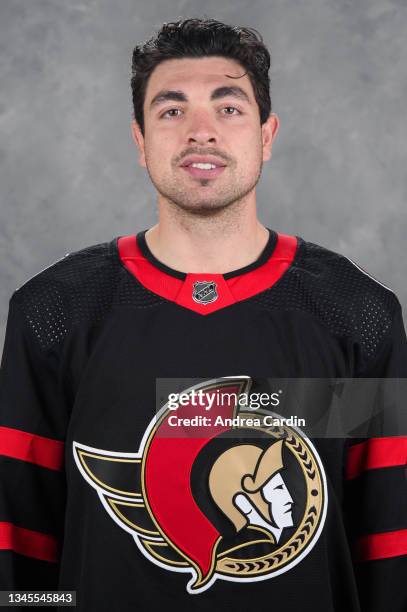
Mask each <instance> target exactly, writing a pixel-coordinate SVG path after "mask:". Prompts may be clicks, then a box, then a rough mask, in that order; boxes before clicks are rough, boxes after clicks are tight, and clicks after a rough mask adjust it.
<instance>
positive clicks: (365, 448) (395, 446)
mask: <svg viewBox="0 0 407 612" xmlns="http://www.w3.org/2000/svg"><path fill="white" fill-rule="evenodd" d="M406 464H407V437H405V436H397V437H392V438H371V439H370V440H366V441H365V442H361V443H360V444H355V445H354V446H351V447H350V448H349V449H348V457H347V462H346V470H345V477H346V479H347V480H351V479H352V478H356V477H357V476H359V474H361V473H362V472H365V471H366V470H374V469H377V468H385V467H392V466H398V465H406Z"/></svg>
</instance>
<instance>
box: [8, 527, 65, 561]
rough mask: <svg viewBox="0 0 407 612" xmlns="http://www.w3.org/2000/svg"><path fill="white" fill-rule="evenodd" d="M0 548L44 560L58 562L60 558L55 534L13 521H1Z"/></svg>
mask: <svg viewBox="0 0 407 612" xmlns="http://www.w3.org/2000/svg"><path fill="white" fill-rule="evenodd" d="M0 550H13V551H14V552H16V553H18V554H20V555H25V556H26V557H33V558H35V559H40V560H42V561H52V562H54V563H55V562H57V561H58V560H59V543H58V540H57V539H56V538H54V537H53V536H50V535H47V534H46V533H40V532H39V531H32V530H31V529H24V527H17V525H13V523H7V522H0Z"/></svg>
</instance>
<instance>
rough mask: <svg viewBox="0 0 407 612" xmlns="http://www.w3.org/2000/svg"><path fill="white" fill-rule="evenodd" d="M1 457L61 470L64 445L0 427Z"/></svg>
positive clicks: (17, 430)
mask: <svg viewBox="0 0 407 612" xmlns="http://www.w3.org/2000/svg"><path fill="white" fill-rule="evenodd" d="M0 455H5V456H7V457H13V459H22V461H29V462H31V463H35V464H36V465H40V466H42V467H46V468H49V469H50V470H61V469H62V465H63V460H64V443H63V442H61V441H60V440H53V439H52V438H45V437H43V436H38V435H36V434H32V433H29V432H27V431H21V430H20V429H12V428H11V427H0Z"/></svg>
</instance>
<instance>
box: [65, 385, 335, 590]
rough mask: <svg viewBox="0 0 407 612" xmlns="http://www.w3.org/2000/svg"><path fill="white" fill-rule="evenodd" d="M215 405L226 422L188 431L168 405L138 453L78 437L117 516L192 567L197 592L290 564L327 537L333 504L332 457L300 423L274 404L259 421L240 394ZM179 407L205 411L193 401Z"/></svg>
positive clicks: (163, 556)
mask: <svg viewBox="0 0 407 612" xmlns="http://www.w3.org/2000/svg"><path fill="white" fill-rule="evenodd" d="M250 385H251V379H250V377H248V376H230V377H222V378H218V379H213V380H210V381H205V382H204V383H199V384H197V385H194V386H193V387H190V388H189V389H187V390H185V392H188V393H190V394H191V391H192V390H194V391H197V390H198V392H203V393H204V395H205V397H207V396H208V394H209V395H211V394H212V395H213V394H218V395H217V397H220V396H222V397H223V395H222V394H226V395H234V396H237V397H238V398H239V397H241V394H246V393H247V392H248V390H249V389H250ZM203 410H204V413H203V414H207V412H205V408H204V409H203ZM211 410H214V412H213V413H212V414H213V416H214V418H215V417H216V422H217V421H218V419H221V421H222V423H221V424H218V425H217V424H216V422H214V423H213V424H212V425H211V426H209V427H208V428H203V427H200V426H197V427H196V428H195V429H192V432H191V435H190V437H188V438H187V439H185V436H184V433H183V432H184V431H185V429H183V428H181V430H180V434H181V435H176V434H173V433H172V432H171V431H170V429H171V425H170V423H171V419H173V418H175V417H174V411H173V410H172V409H171V408H170V407H169V405H168V403H167V404H165V405H164V406H163V407H162V408H161V409H160V411H159V412H158V414H157V415H156V416H154V418H153V419H152V420H151V421H150V424H149V425H148V427H147V429H146V430H145V433H144V436H143V439H142V440H141V443H140V445H139V449H138V451H137V452H135V453H129V452H120V451H107V450H102V449H98V448H93V447H89V446H86V445H84V444H80V443H78V442H73V454H74V458H75V461H76V464H77V467H78V468H79V470H80V472H81V474H82V476H83V477H84V479H85V480H86V481H87V482H88V483H89V484H90V485H91V486H92V487H93V488H94V489H95V490H96V491H97V493H98V496H99V499H100V501H101V503H102V505H103V506H104V508H105V510H106V511H107V512H108V514H109V515H110V517H111V518H112V519H113V520H114V521H115V522H116V523H117V525H119V526H120V527H121V528H122V529H123V530H125V531H126V532H127V533H128V534H130V535H131V536H132V537H133V539H134V541H135V544H136V545H137V548H138V550H139V551H140V553H141V554H143V555H144V556H145V557H146V558H147V559H149V561H151V562H152V563H155V564H156V565H158V566H159V567H161V568H162V569H163V570H167V571H173V572H180V573H185V574H189V575H190V579H189V581H188V583H187V585H186V590H187V592H188V593H189V594H191V595H194V594H195V595H196V594H199V593H202V592H204V591H206V590H207V589H209V588H210V587H211V586H212V585H213V584H214V583H215V581H217V580H223V581H229V582H240V583H242V584H246V585H249V584H251V583H253V582H257V581H259V580H268V579H270V578H274V577H275V576H278V575H280V574H282V573H284V572H287V571H289V570H290V569H291V568H293V567H294V566H295V565H297V564H298V563H300V562H301V561H302V559H304V557H305V556H306V555H308V553H309V552H310V551H311V550H312V548H313V547H314V545H315V544H316V542H317V541H318V539H319V536H320V534H321V532H322V529H323V526H324V522H325V517H326V512H327V504H328V494H327V483H326V476H325V471H324V467H323V464H322V462H321V460H320V458H319V455H318V453H317V451H316V449H315V447H314V446H313V444H312V443H311V441H310V440H309V439H308V438H307V437H306V436H305V435H304V433H303V432H302V431H301V430H300V429H299V428H297V427H294V426H290V427H289V426H287V425H278V426H275V425H270V424H269V423H268V422H267V419H269V418H270V415H271V414H273V415H274V416H278V415H275V414H274V413H271V412H269V411H267V414H266V411H260V412H257V411H256V412H257V414H258V415H259V416H260V417H261V418H262V419H263V421H264V424H262V425H260V426H258V425H255V426H253V425H251V424H250V422H251V419H252V417H253V412H252V411H250V412H248V409H247V406H246V405H245V404H243V405H239V402H237V403H233V402H232V403H231V405H230V406H226V407H225V406H224V405H223V403H222V402H221V403H219V400H218V399H217V400H216V403H215V402H212V407H211ZM176 413H177V415H176V418H182V417H185V416H188V417H191V418H196V419H197V420H199V419H202V418H203V416H202V414H200V413H199V408H197V407H196V404H194V402H192V401H191V403H190V404H188V405H183V406H180V407H178V408H177V411H176ZM216 415H217V416H216ZM262 415H263V416H262ZM236 420H238V421H239V424H238V425H236V424H232V425H231V424H230V423H229V421H231V422H232V423H234V422H235V421H236ZM183 437H184V439H183ZM231 586H232V585H231Z"/></svg>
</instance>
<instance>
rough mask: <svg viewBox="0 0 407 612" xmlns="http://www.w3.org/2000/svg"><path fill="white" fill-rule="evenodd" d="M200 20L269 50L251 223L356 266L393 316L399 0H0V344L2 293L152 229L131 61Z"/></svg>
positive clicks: (403, 13) (400, 189)
mask: <svg viewBox="0 0 407 612" xmlns="http://www.w3.org/2000/svg"><path fill="white" fill-rule="evenodd" d="M202 15H205V16H208V17H213V18H216V19H220V20H222V21H225V22H227V23H234V24H238V25H246V26H252V27H255V28H257V29H259V31H260V32H261V33H262V35H263V37H264V40H265V42H266V44H267V45H268V46H269V49H270V51H271V55H272V69H271V82H272V83H271V97H272V105H273V111H275V112H276V113H277V114H278V116H279V118H280V121H281V126H280V131H279V133H278V134H277V138H276V141H275V143H274V147H273V157H272V159H271V160H270V161H269V162H267V163H266V164H265V165H264V167H263V174H262V177H261V180H260V183H259V185H258V190H257V201H258V214H259V218H260V220H261V221H262V223H264V224H265V225H268V226H269V227H272V228H273V229H276V230H278V231H281V232H285V233H292V234H297V235H301V236H302V237H303V238H305V239H306V240H311V241H313V242H317V243H319V244H322V245H324V246H327V247H329V248H331V249H333V250H335V251H339V252H341V253H342V254H344V255H346V256H348V257H350V258H352V259H353V260H355V261H356V262H357V263H358V264H359V265H360V266H362V267H363V268H364V269H365V270H367V271H368V272H370V273H371V274H373V275H374V276H375V277H376V278H377V279H379V280H380V281H381V282H383V283H384V284H386V285H387V286H389V287H390V288H392V289H393V291H394V292H395V293H396V294H397V296H398V297H399V299H400V301H401V303H402V305H403V314H404V319H405V320H406V314H405V312H407V311H406V310H405V309H406V307H407V287H406V282H405V273H404V267H405V261H406V255H407V251H406V247H405V241H404V239H405V235H406V212H405V205H406V199H407V198H406V195H407V182H406V171H405V168H406V153H407V144H406V143H407V128H406V117H405V112H406V111H405V109H406V99H407V74H406V66H407V57H406V55H407V52H406V49H407V45H406V43H405V33H406V31H407V2H406V1H405V0H354V1H351V0H306V1H305V0H304V1H299V0H257V1H252V2H250V3H246V2H243V1H242V0H234V2H233V3H232V2H226V1H224V0H217V1H213V0H209V1H207V2H206V4H205V6H203V4H202V2H197V1H194V2H186V1H184V2H183V1H179V2H175V1H170V0H169V1H167V2H162V3H159V2H157V1H156V0H152V1H149V2H141V1H138V2H136V1H134V0H116V1H115V2H112V1H108V0H87V1H79V0H73V1H62V0H61V1H60V0H1V1H0V24H1V25H0V79H1V90H0V130H1V140H0V172H1V175H0V185H1V187H0V189H1V196H0V198H1V200H0V205H1V213H0V348H1V347H2V345H3V341H4V331H5V323H6V316H7V310H8V300H9V297H10V295H11V293H12V292H13V291H14V289H16V288H17V287H19V286H21V285H22V284H23V283H24V282H25V281H26V280H28V279H29V278H30V277H31V276H33V275H34V274H36V273H38V272H39V271H40V270H42V269H43V268H45V267H47V266H48V265H50V264H51V263H53V262H54V261H56V260H57V259H59V258H60V257H62V256H63V255H64V254H65V253H67V252H70V251H74V250H77V249H80V248H83V247H85V246H88V245H90V244H95V243H98V242H102V241H105V240H109V239H111V238H113V237H114V236H118V235H123V234H127V233H133V232H136V231H138V230H140V229H144V228H146V227H150V226H151V225H153V224H154V223H155V222H156V220H157V213H156V204H155V191H154V188H153V186H152V185H151V183H150V181H149V178H148V175H147V173H146V171H145V170H144V169H142V168H141V167H139V166H138V161H137V152H136V149H135V145H134V144H133V141H132V138H131V133H130V121H131V113H132V108H131V95H130V84H129V76H130V59H131V52H132V48H133V46H134V45H135V44H138V43H139V42H141V41H143V40H144V39H145V38H147V37H148V36H150V34H151V33H152V32H153V31H154V30H156V29H158V28H159V26H160V25H161V24H162V22H164V21H173V20H175V19H177V18H178V17H180V16H182V17H196V16H202Z"/></svg>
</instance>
